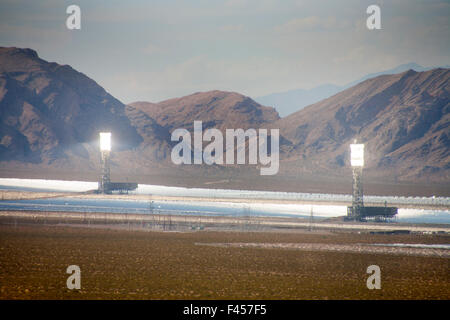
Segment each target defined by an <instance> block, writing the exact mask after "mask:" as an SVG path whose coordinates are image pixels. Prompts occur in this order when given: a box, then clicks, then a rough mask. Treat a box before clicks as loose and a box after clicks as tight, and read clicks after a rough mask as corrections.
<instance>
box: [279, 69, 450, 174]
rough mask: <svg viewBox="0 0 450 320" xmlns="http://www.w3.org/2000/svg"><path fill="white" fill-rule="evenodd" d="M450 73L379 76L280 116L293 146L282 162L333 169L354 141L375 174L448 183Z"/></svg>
mask: <svg viewBox="0 0 450 320" xmlns="http://www.w3.org/2000/svg"><path fill="white" fill-rule="evenodd" d="M449 78H450V70H449V69H433V70H430V71H426V72H415V71H413V70H409V71H406V72H403V73H400V74H395V75H383V76H379V77H376V78H373V79H369V80H366V81H364V82H362V83H360V84H358V85H356V86H354V87H352V88H349V89H347V90H345V91H342V92H340V93H338V94H336V95H334V96H332V97H330V98H328V99H325V100H323V101H321V102H318V103H316V104H313V105H311V106H308V107H306V108H304V109H303V110H300V111H298V112H296V113H294V114H292V115H290V116H288V117H285V118H283V119H281V120H279V121H277V122H276V123H275V124H274V127H279V128H280V132H281V133H282V134H283V135H284V136H285V137H286V138H287V139H289V140H290V141H291V142H292V143H293V146H292V148H291V149H290V150H289V152H287V153H286V154H285V159H291V160H292V159H301V160H298V161H300V163H301V164H303V165H306V166H308V165H310V166H313V167H315V168H317V170H333V171H335V170H337V169H339V168H344V167H345V166H348V158H349V147H348V145H349V144H350V143H351V142H352V141H353V140H354V139H357V140H358V141H359V142H362V143H365V144H366V152H365V157H366V167H367V169H369V170H370V169H373V170H374V171H376V172H377V174H380V175H382V174H386V175H391V176H398V177H400V179H412V180H414V179H420V178H426V179H428V178H434V179H436V180H443V179H447V181H448V180H449V178H450V139H449V135H450V84H449ZM297 165H298V163H297ZM443 181H445V180H443Z"/></svg>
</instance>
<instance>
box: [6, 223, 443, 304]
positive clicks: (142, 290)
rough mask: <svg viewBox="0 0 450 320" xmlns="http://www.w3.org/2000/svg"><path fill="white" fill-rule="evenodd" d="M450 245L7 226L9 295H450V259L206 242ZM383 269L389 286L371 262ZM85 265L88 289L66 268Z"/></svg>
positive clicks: (436, 238)
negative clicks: (372, 281)
mask: <svg viewBox="0 0 450 320" xmlns="http://www.w3.org/2000/svg"><path fill="white" fill-rule="evenodd" d="M230 242H242V243H245V242H251V243H258V242H264V243H330V244H352V243H354V244H356V243H395V242H403V243H441V244H442V243H449V242H450V239H449V237H448V236H441V235H370V234H356V233H332V232H307V231H304V232H296V233H289V232H278V233H274V232H264V233H263V232H210V231H196V232H184V233H181V232H170V231H169V232H156V231H151V232H145V231H128V230H108V229H93V228H92V229H90V228H78V227H61V226H59V227H55V226H48V225H47V226H45V225H36V226H27V225H18V226H7V225H0V298H1V299H447V300H448V299H450V272H449V270H450V268H449V267H450V259H449V258H444V257H419V256H406V255H403V256H401V255H392V254H372V253H344V252H318V251H300V250H289V249H264V248H248V247H244V248H239V247H217V246H208V245H198V243H202V244H204V243H230ZM373 264H375V265H378V266H380V268H381V285H382V288H381V290H369V289H367V287H366V280H367V277H368V276H369V275H368V274H366V269H367V267H368V266H369V265H373ZM69 265H78V266H79V267H80V268H81V290H73V291H71V290H69V289H67V288H66V280H67V277H68V276H69V275H68V274H66V268H67V267H68V266H69Z"/></svg>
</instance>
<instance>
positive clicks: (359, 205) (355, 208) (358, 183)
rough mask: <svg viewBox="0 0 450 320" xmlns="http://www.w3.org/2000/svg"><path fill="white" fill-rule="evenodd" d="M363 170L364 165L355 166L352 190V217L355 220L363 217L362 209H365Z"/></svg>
mask: <svg viewBox="0 0 450 320" xmlns="http://www.w3.org/2000/svg"><path fill="white" fill-rule="evenodd" d="M362 170H363V167H353V168H352V172H353V190H352V210H351V211H352V212H351V217H350V218H352V219H355V220H360V219H361V218H362V211H363V210H364V201H363V184H362Z"/></svg>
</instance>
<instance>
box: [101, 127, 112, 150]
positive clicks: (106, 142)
mask: <svg viewBox="0 0 450 320" xmlns="http://www.w3.org/2000/svg"><path fill="white" fill-rule="evenodd" d="M100 151H111V132H100Z"/></svg>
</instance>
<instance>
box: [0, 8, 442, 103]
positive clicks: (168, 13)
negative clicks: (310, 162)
mask: <svg viewBox="0 0 450 320" xmlns="http://www.w3.org/2000/svg"><path fill="white" fill-rule="evenodd" d="M70 4H77V5H79V6H80V8H81V30H68V29H67V28H66V24H65V22H66V19H67V17H68V14H66V8H67V6H68V5H70ZM371 4H377V5H379V6H380V8H381V27H382V29H381V30H368V29H367V27H366V19H367V17H368V14H367V13H366V9H367V7H368V6H369V5H371ZM449 39H450V1H433V0H423V1H414V0H398V1H396V0H389V1H380V0H378V1H376V0H370V1H353V0H345V1H342V0H341V1H339V0H337V1H318V0H292V1H289V0H278V1H274V0H228V1H218V0H201V1H196V0H190V1H187V0H186V1H170V0H162V1H151V0H139V1H137V0H136V1H123V0H117V1H115V0H102V1H93V0H83V1H80V0H79V1H75V0H73V1H60V0H43V1H36V0H29V1H22V0H0V46H16V47H29V48H33V49H35V50H36V51H37V52H38V54H39V56H40V57H41V58H43V59H45V60H49V61H55V62H58V63H61V64H69V65H71V66H72V67H73V68H75V69H76V70H78V71H80V72H83V73H85V74H86V75H88V76H89V77H91V78H93V79H94V80H95V81H97V82H98V83H99V84H100V85H101V86H103V87H104V88H105V89H106V90H107V91H108V92H109V93H111V94H112V95H113V96H115V97H116V98H118V99H119V100H121V101H122V102H124V103H129V102H132V101H137V100H144V101H153V102H157V101H160V100H163V99H167V98H173V97H177V96H183V95H186V94H190V93H193V92H197V91H207V90H213V89H218V90H227V91H236V92H239V93H242V94H245V95H248V96H251V97H257V96H261V95H265V94H269V93H273V92H279V91H286V90H290V89H297V88H303V89H309V88H312V87H314V86H317V85H320V84H324V83H334V84H338V85H343V84H346V83H348V82H350V81H353V80H356V79H358V78H360V77H362V76H364V75H366V74H367V73H372V72H378V71H382V70H386V69H390V68H392V67H396V66H397V65H400V64H403V63H408V62H417V63H418V64H421V65H423V66H426V67H427V66H436V65H448V64H450V40H449Z"/></svg>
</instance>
